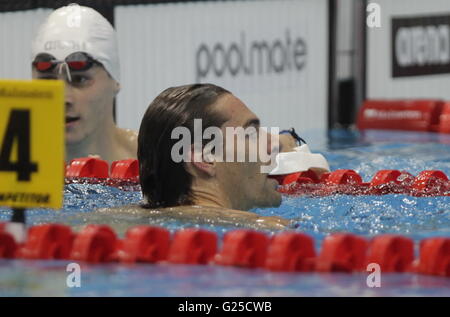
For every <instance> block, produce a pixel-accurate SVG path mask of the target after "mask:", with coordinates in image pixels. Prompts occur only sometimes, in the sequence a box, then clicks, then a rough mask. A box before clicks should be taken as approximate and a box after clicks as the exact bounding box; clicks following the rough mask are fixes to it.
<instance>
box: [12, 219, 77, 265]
mask: <svg viewBox="0 0 450 317" xmlns="http://www.w3.org/2000/svg"><path fill="white" fill-rule="evenodd" d="M73 239H74V234H73V233H72V229H71V228H70V227H69V226H65V225H60V224H44V225H38V226H34V227H31V228H29V229H28V238H27V241H26V243H25V244H24V245H23V246H22V247H21V248H20V249H19V251H18V253H17V256H18V257H19V258H24V259H64V260H66V259H69V256H70V251H71V249H72V244H73Z"/></svg>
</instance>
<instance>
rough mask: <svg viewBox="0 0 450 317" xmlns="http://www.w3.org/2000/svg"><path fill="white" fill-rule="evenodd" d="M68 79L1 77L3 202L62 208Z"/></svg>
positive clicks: (0, 174) (0, 178) (0, 182)
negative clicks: (65, 104) (65, 80)
mask: <svg viewBox="0 0 450 317" xmlns="http://www.w3.org/2000/svg"><path fill="white" fill-rule="evenodd" d="M63 162H64V83H63V82H62V81H56V80H33V81H17V80H0V206H10V207H15V208H30V207H49V208H61V206H62V190H63V186H64V174H63V173H64V168H63Z"/></svg>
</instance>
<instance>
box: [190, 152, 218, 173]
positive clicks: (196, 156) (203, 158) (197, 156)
mask: <svg viewBox="0 0 450 317" xmlns="http://www.w3.org/2000/svg"><path fill="white" fill-rule="evenodd" d="M189 161H190V164H191V166H192V168H193V169H194V170H195V171H193V173H194V174H197V173H198V172H200V173H203V174H206V175H208V176H210V177H214V176H215V175H216V162H215V161H214V159H213V157H211V155H210V154H208V153H205V152H203V151H201V152H196V151H195V150H194V145H192V147H191V152H190V158H189Z"/></svg>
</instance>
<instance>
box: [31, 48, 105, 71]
mask: <svg viewBox="0 0 450 317" xmlns="http://www.w3.org/2000/svg"><path fill="white" fill-rule="evenodd" d="M58 64H65V65H67V67H68V68H69V69H70V70H71V71H85V70H88V69H90V68H91V67H92V66H93V65H102V64H101V63H100V62H98V61H96V60H95V59H94V58H92V56H90V55H89V54H87V53H84V52H75V53H72V54H70V55H68V56H67V57H66V58H65V59H64V61H58V60H57V59H56V58H55V57H53V56H52V55H50V54H47V53H41V54H38V55H37V56H36V58H35V59H34V61H33V63H32V65H33V66H34V68H36V70H38V71H40V72H50V71H52V70H53V69H54V68H55V67H56V65H58Z"/></svg>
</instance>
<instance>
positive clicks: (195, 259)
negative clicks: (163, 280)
mask: <svg viewBox="0 0 450 317" xmlns="http://www.w3.org/2000/svg"><path fill="white" fill-rule="evenodd" d="M216 252H217V235H216V234H215V233H214V232H210V231H207V230H198V229H183V230H180V231H178V232H176V233H175V236H174V238H173V241H172V245H171V246H170V250H169V256H168V261H169V262H171V263H179V264H208V263H209V262H211V261H212V260H213V258H214V255H215V254H216Z"/></svg>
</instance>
